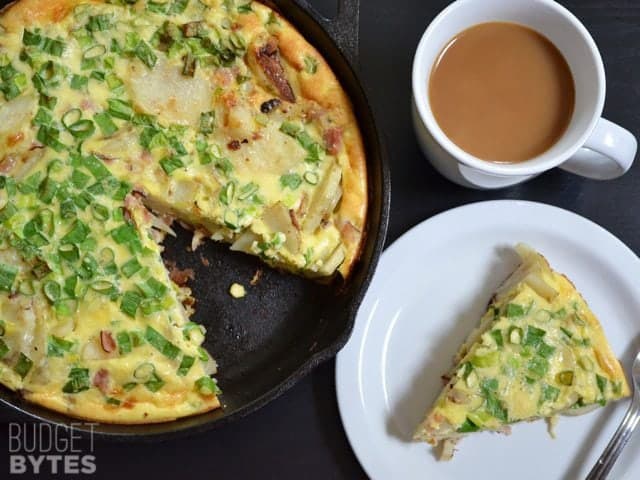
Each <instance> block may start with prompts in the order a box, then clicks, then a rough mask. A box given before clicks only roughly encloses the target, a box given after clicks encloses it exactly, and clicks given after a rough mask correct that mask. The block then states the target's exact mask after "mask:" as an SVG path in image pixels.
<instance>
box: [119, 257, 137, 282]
mask: <svg viewBox="0 0 640 480" xmlns="http://www.w3.org/2000/svg"><path fill="white" fill-rule="evenodd" d="M141 268H142V265H140V262H138V260H137V259H136V258H132V259H131V260H129V261H127V262H126V263H124V264H123V265H122V267H120V269H121V271H122V274H123V275H124V276H125V277H127V278H131V277H132V276H133V275H135V274H136V273H137V272H138V271H140V269H141Z"/></svg>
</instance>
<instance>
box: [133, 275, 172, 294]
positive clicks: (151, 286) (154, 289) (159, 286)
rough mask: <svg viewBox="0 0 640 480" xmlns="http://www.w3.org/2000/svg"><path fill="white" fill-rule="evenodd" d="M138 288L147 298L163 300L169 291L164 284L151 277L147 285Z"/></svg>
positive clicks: (140, 285)
mask: <svg viewBox="0 0 640 480" xmlns="http://www.w3.org/2000/svg"><path fill="white" fill-rule="evenodd" d="M138 288H139V289H140V290H141V291H142V293H144V296H145V297H147V298H162V297H163V296H164V295H165V294H166V293H167V291H168V290H169V288H168V287H167V286H166V285H165V284H164V283H162V282H160V281H159V280H156V279H155V278H153V277H150V278H149V279H148V280H147V282H146V283H143V284H139V285H138Z"/></svg>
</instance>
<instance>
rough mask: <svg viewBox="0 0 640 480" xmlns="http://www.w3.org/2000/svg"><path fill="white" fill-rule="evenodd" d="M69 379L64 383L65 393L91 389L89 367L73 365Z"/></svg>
mask: <svg viewBox="0 0 640 480" xmlns="http://www.w3.org/2000/svg"><path fill="white" fill-rule="evenodd" d="M68 378H69V381H68V382H67V383H65V384H64V386H63V387H62V391H63V392H64V393H79V392H82V391H84V390H89V387H90V382H89V369H88V368H78V367H73V368H71V371H70V372H69V377H68Z"/></svg>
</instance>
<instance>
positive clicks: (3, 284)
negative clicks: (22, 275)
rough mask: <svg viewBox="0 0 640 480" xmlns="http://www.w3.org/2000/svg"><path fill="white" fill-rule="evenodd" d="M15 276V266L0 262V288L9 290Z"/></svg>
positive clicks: (16, 274) (16, 271) (16, 269)
mask: <svg viewBox="0 0 640 480" xmlns="http://www.w3.org/2000/svg"><path fill="white" fill-rule="evenodd" d="M17 276H18V268H17V267H14V266H13V265H7V264H5V263H0V290H4V291H6V292H10V291H11V289H12V287H13V283H14V282H15V280H16V277H17Z"/></svg>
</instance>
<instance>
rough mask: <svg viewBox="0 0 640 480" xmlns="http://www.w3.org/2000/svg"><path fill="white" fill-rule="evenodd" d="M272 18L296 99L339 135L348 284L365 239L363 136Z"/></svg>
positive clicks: (302, 48) (320, 62)
mask: <svg viewBox="0 0 640 480" xmlns="http://www.w3.org/2000/svg"><path fill="white" fill-rule="evenodd" d="M254 9H256V10H258V9H264V10H265V12H263V14H264V15H265V16H266V15H268V13H266V12H270V11H272V10H271V9H269V7H267V6H265V5H262V4H260V5H254ZM275 15H276V16H277V19H278V23H279V27H278V28H277V29H274V30H273V35H274V36H275V37H276V38H277V39H278V47H279V50H280V55H281V57H282V59H284V60H285V62H286V64H287V67H289V68H288V69H287V73H288V75H289V81H290V83H291V84H292V86H293V88H294V90H295V93H296V95H297V96H298V97H302V98H303V99H306V100H309V101H312V102H315V103H317V104H318V105H319V106H320V107H322V108H323V109H325V110H327V111H328V112H329V113H330V122H331V123H332V127H333V128H337V129H340V130H341V132H342V149H341V150H340V152H339V153H338V160H339V163H340V167H341V168H342V200H341V201H340V204H339V205H338V208H337V211H336V212H335V217H336V222H337V224H338V228H339V229H340V230H341V231H342V233H343V234H342V240H343V242H344V245H345V247H346V258H345V261H344V262H343V263H342V265H341V266H340V273H341V274H342V275H343V277H345V278H346V277H347V276H348V275H349V273H350V272H351V269H352V267H353V264H354V263H355V261H356V260H357V259H358V256H359V254H360V248H361V245H362V242H363V240H364V236H365V231H364V230H365V226H366V216H367V202H368V199H367V167H366V157H365V150H364V144H363V141H362V136H361V134H360V129H359V128H358V122H357V120H356V118H355V115H354V113H353V107H352V105H351V101H350V100H349V98H348V97H347V95H346V93H345V91H344V89H343V88H342V86H341V85H340V82H339V81H338V79H337V78H336V76H335V74H334V73H333V71H332V70H331V67H330V66H329V64H328V63H327V62H326V60H325V59H324V58H323V57H322V56H321V55H320V53H319V52H318V51H317V50H316V49H315V48H314V47H313V46H312V45H311V44H309V42H308V41H307V40H306V39H305V38H304V37H303V36H302V35H301V34H300V33H299V32H298V31H297V30H296V29H295V27H294V26H293V25H291V24H290V23H289V22H288V21H287V20H286V19H284V18H283V17H282V16H280V15H279V14H278V13H275ZM242 21H243V28H244V29H249V30H254V29H256V30H257V29H262V25H261V24H260V23H259V22H258V19H257V17H255V16H246V17H245V18H243V20H242ZM306 57H311V58H313V59H315V60H316V62H317V70H316V72H315V73H314V74H309V73H308V72H306V71H305V58H306ZM349 225H351V226H352V227H353V228H351V227H350V226H349Z"/></svg>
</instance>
